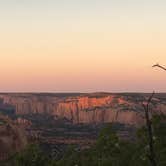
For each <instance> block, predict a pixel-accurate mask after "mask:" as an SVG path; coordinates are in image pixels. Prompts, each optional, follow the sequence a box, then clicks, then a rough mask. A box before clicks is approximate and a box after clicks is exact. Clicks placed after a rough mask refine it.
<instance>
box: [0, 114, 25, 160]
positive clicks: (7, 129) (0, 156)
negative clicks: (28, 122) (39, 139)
mask: <svg viewBox="0 0 166 166" xmlns="http://www.w3.org/2000/svg"><path fill="white" fill-rule="evenodd" d="M26 145H27V138H26V135H25V132H24V130H23V129H22V128H20V127H18V126H17V125H16V124H15V123H14V122H13V121H12V120H10V119H9V118H8V117H6V116H3V115H0V161H1V160H6V159H8V157H9V156H10V155H12V154H13V153H15V152H18V151H20V150H22V149H23V148H24V147H25V146H26Z"/></svg>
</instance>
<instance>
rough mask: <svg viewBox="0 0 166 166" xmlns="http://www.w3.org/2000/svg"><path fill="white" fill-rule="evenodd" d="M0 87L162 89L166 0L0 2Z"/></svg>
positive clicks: (165, 87) (164, 89) (165, 58)
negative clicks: (154, 65)
mask: <svg viewBox="0 0 166 166" xmlns="http://www.w3.org/2000/svg"><path fill="white" fill-rule="evenodd" d="M0 21H1V24H0V25H1V26H0V77H1V79H0V81H1V82H0V91H1V92H96V91H107V92H152V91H153V90H155V91H156V92H166V72H164V71H162V70H161V69H157V68H152V65H153V64H155V63H160V64H161V65H163V66H166V1H165V0H5V1H2V0H1V1H0Z"/></svg>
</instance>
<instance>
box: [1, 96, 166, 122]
mask: <svg viewBox="0 0 166 166" xmlns="http://www.w3.org/2000/svg"><path fill="white" fill-rule="evenodd" d="M0 98H1V99H2V102H3V104H8V105H11V106H13V109H14V110H15V112H16V114H35V113H39V114H42V113H48V114H51V115H53V116H54V117H55V118H66V119H68V120H71V121H72V122H73V123H106V122H119V123H123V124H133V125H138V124H141V123H142V122H143V117H142V115H143V110H142V106H141V105H142V102H143V101H144V100H145V99H146V98H147V97H146V96H140V95H132V96H131V95H119V94H118V95H117V94H109V93H108V94H107V93H94V94H82V95H81V94H80V95H76V96H69V95H68V96H67V97H66V96H56V95H49V94H0ZM153 102H154V105H155V110H160V111H161V110H165V99H163V100H162V101H161V100H160V98H155V99H154V101H153Z"/></svg>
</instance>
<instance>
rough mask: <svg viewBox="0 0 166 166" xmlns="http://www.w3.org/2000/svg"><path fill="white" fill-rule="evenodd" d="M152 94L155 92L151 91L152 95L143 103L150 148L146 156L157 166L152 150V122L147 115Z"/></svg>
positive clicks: (153, 165)
mask: <svg viewBox="0 0 166 166" xmlns="http://www.w3.org/2000/svg"><path fill="white" fill-rule="evenodd" d="M154 94H155V92H153V93H152V95H151V96H150V97H149V98H148V100H147V102H146V104H143V108H144V110H145V119H146V127H147V132H148V143H149V148H150V151H149V155H148V157H149V160H150V162H151V165H152V166H157V163H156V155H155V151H154V141H153V131H152V123H151V120H150V116H149V106H150V103H151V101H152V99H153V96H154Z"/></svg>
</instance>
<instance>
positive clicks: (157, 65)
mask: <svg viewBox="0 0 166 166" xmlns="http://www.w3.org/2000/svg"><path fill="white" fill-rule="evenodd" d="M152 67H159V68H161V69H163V70H166V68H165V67H163V66H161V65H159V64H158V63H157V64H156V65H153V66H152Z"/></svg>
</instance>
